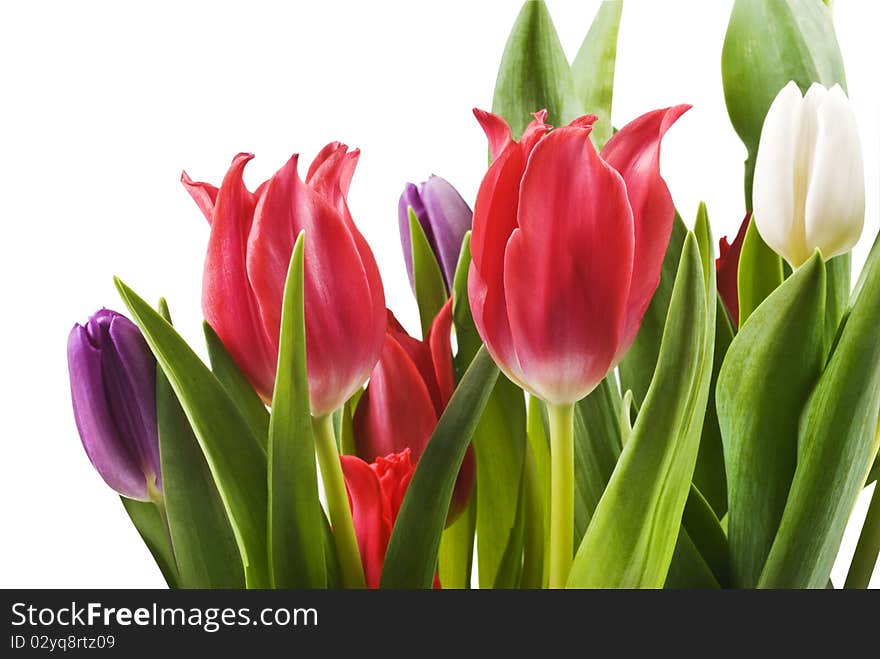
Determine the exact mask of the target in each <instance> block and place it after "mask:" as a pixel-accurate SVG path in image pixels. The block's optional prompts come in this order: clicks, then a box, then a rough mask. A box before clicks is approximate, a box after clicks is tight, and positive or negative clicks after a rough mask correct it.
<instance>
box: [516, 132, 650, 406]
mask: <svg viewBox="0 0 880 659" xmlns="http://www.w3.org/2000/svg"><path fill="white" fill-rule="evenodd" d="M632 259H633V216H632V211H631V210H630V205H629V201H628V199H627V189H626V185H625V184H624V182H623V179H622V178H621V176H620V175H619V174H618V173H617V172H616V171H615V170H614V169H613V168H611V167H610V166H609V165H608V164H606V163H605V162H604V161H603V160H602V159H601V158H600V157H599V155H598V154H597V153H596V150H595V148H594V147H593V145H592V142H591V141H590V139H589V130H586V129H584V128H579V127H571V126H568V127H564V128H560V129H557V130H555V131H553V132H552V133H550V134H549V135H548V136H547V137H545V138H544V139H543V140H541V141H540V142H539V143H538V145H537V146H536V147H535V148H534V151H532V154H531V157H530V158H529V162H528V166H527V167H526V170H525V173H524V174H523V178H522V187H521V189H520V194H519V229H518V230H516V231H514V232H513V234H512V235H511V237H510V240H509V241H508V243H507V250H506V254H505V264H504V289H505V293H506V296H507V313H508V316H509V319H510V327H511V330H512V334H513V343H514V346H515V350H516V355H517V357H518V359H519V363H520V365H521V367H522V371H523V374H524V379H525V381H526V382H527V383H528V385H529V389H530V390H531V391H533V393H535V394H537V395H538V396H539V397H540V398H542V399H543V400H545V401H547V402H550V403H555V404H559V403H572V402H575V401H577V400H580V399H581V398H583V397H584V396H586V395H587V394H588V393H589V392H590V391H591V390H592V389H593V388H594V387H595V386H596V385H597V384H598V383H599V382H600V381H601V380H602V378H604V377H605V374H606V372H607V371H608V368H609V366H610V365H611V360H612V358H613V357H614V354H615V350H616V348H617V344H618V340H619V338H620V332H621V326H622V322H623V318H624V313H625V309H626V300H627V296H628V293H629V283H630V278H631V276H632Z"/></svg>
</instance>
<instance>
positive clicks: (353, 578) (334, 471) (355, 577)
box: [312, 414, 366, 588]
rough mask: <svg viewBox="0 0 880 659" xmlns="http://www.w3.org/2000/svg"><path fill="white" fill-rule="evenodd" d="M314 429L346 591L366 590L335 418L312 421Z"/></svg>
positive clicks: (327, 417)
mask: <svg viewBox="0 0 880 659" xmlns="http://www.w3.org/2000/svg"><path fill="white" fill-rule="evenodd" d="M312 424H313V426H314V429H315V449H316V451H317V453H318V465H319V466H320V468H321V480H322V482H323V483H324V494H325V495H326V497H327V509H328V511H329V513H330V523H331V524H332V525H333V541H334V542H335V543H336V555H337V557H338V558H339V570H340V573H341V577H342V586H343V588H364V586H365V585H366V584H365V581H364V568H363V565H362V564H361V554H360V551H359V550H358V544H357V536H356V535H355V533H354V522H353V521H352V519H351V508H350V507H349V505H348V492H347V491H346V489H345V478H344V477H343V475H342V464H341V463H340V462H339V449H338V448H337V446H336V433H335V432H334V431H333V415H332V414H328V415H326V416H322V417H318V418H315V419H313V420H312Z"/></svg>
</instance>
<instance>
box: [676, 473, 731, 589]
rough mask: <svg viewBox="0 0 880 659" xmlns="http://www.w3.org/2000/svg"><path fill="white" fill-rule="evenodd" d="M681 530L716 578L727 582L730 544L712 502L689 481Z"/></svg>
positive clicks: (728, 580)
mask: <svg viewBox="0 0 880 659" xmlns="http://www.w3.org/2000/svg"><path fill="white" fill-rule="evenodd" d="M681 524H682V531H685V530H686V531H687V535H688V537H689V538H690V540H691V541H692V542H693V545H694V547H695V548H696V549H697V551H698V552H699V555H700V557H701V558H702V559H703V560H704V561H705V563H706V565H708V566H709V568H710V570H711V571H712V575H713V577H714V578H715V579H716V581H717V582H718V583H719V584H720V585H721V586H724V587H727V586H729V585H730V546H729V544H728V542H727V535H726V534H725V532H724V529H723V528H721V523H720V522H719V521H718V517H717V516H716V515H715V511H713V510H712V506H711V505H710V504H709V502H708V501H707V500H706V498H705V497H704V496H703V495H702V493H701V492H700V490H699V489H698V488H697V487H695V486H694V485H691V490H690V492H689V493H688V498H687V502H686V503H685V506H684V513H683V514H682V518H681Z"/></svg>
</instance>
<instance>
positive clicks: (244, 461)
mask: <svg viewBox="0 0 880 659" xmlns="http://www.w3.org/2000/svg"><path fill="white" fill-rule="evenodd" d="M115 281H116V287H117V289H119V294H120V296H121V297H122V299H123V301H124V302H125V304H126V305H127V306H128V309H129V311H131V314H132V316H133V318H134V320H135V322H136V323H137V324H138V326H139V327H140V329H141V331H142V332H143V334H144V337H145V338H146V340H147V343H148V344H149V346H150V348H151V349H152V351H153V354H154V355H155V356H156V359H157V361H158V362H159V366H160V367H161V368H162V370H163V371H164V372H165V375H166V376H167V377H168V381H169V382H170V383H171V387H172V389H174V393H175V394H176V395H177V398H178V400H179V401H180V404H181V406H182V407H183V410H184V412H186V416H187V419H189V423H190V426H191V427H192V429H193V431H194V433H195V435H196V438H197V439H198V440H199V445H200V446H201V448H202V453H203V454H204V456H205V459H206V460H207V462H208V467H209V468H210V469H211V474H212V476H213V477H214V482H215V483H216V485H217V490H218V491H219V493H220V498H221V499H222V500H223V505H224V507H225V508H226V513H227V516H228V517H229V519H230V521H231V523H232V529H233V532H234V534H235V541H236V545H238V550H239V553H240V555H241V558H242V562H243V564H244V567H245V580H246V582H247V585H248V587H255V588H263V587H267V586H268V585H269V573H268V564H267V563H268V561H267V559H268V554H267V551H266V514H267V509H268V500H267V494H266V454H265V452H264V451H263V448H262V447H261V446H260V443H259V441H258V440H257V439H256V437H254V434H253V432H252V431H251V428H250V426H249V424H248V423H247V422H246V421H245V420H244V417H242V415H241V414H240V413H239V411H238V408H237V406H236V405H235V403H234V402H233V401H232V399H231V398H230V397H229V395H228V394H227V393H226V390H225V389H224V388H223V385H221V384H220V381H219V380H218V379H217V378H216V377H215V376H214V374H213V373H211V371H209V370H208V368H207V367H206V366H205V365H204V364H203V363H202V361H201V360H200V359H199V358H198V356H197V355H196V354H195V353H194V352H193V351H192V349H191V348H190V347H189V346H188V345H187V344H186V342H185V341H184V340H183V339H182V338H181V337H180V335H179V334H177V332H175V331H174V328H173V327H171V325H169V324H168V322H167V321H166V320H165V319H163V318H162V317H161V316H160V315H159V314H158V313H156V312H155V311H154V310H153V309H152V308H150V305H148V304H147V303H146V302H144V300H143V299H141V298H140V297H139V296H138V295H137V294H136V293H135V292H134V291H132V290H131V289H130V288H129V287H128V286H126V285H125V284H124V283H123V282H122V281H121V280H119V279H116V280H115Z"/></svg>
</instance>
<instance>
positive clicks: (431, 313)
mask: <svg viewBox="0 0 880 659" xmlns="http://www.w3.org/2000/svg"><path fill="white" fill-rule="evenodd" d="M408 212H409V235H410V238H411V241H412V261H413V281H414V282H415V289H416V302H417V303H418V305H419V319H420V320H421V322H422V336H423V337H426V336H428V330H429V329H431V323H432V322H434V318H436V317H437V314H438V313H439V312H440V309H442V308H443V305H444V304H446V284H445V283H443V273H442V272H441V271H440V266H439V265H438V264H437V257H436V256H434V252H433V251H432V250H431V244H430V243H429V242H428V237H427V236H426V235H425V232H424V230H423V229H422V225H421V224H419V219H418V218H417V217H416V213H415V211H414V210H413V209H412V208H410V209H409V211H408Z"/></svg>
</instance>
